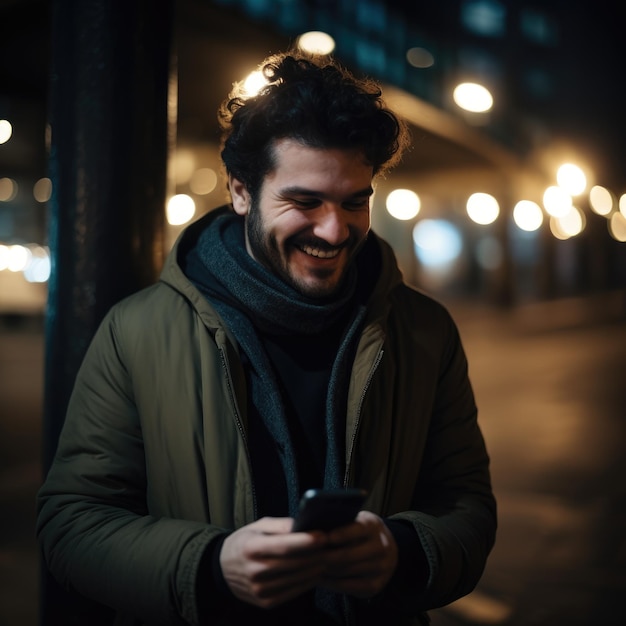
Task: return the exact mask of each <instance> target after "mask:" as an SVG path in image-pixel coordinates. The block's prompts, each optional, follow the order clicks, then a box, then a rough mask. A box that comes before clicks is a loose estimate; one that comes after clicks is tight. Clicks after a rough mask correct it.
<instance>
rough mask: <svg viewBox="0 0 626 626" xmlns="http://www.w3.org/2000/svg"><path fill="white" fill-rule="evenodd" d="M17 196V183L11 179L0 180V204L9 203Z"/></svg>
mask: <svg viewBox="0 0 626 626" xmlns="http://www.w3.org/2000/svg"><path fill="white" fill-rule="evenodd" d="M16 196H17V183H16V182H15V181H14V180H13V179H12V178H0V202H10V201H11V200H13V199H14V198H15V197H16Z"/></svg>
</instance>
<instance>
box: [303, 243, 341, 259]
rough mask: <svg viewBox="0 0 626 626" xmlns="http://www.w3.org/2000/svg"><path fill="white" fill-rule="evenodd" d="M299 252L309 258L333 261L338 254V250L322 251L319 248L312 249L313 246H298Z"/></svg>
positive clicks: (339, 250)
mask: <svg viewBox="0 0 626 626" xmlns="http://www.w3.org/2000/svg"><path fill="white" fill-rule="evenodd" d="M300 250H302V252H304V253H305V254H308V255H309V256H314V257H317V258H318V259H334V258H335V257H336V256H337V255H338V254H339V253H340V252H341V249H340V248H335V249H334V250H322V249H321V248H314V247H313V246H307V245H305V246H300Z"/></svg>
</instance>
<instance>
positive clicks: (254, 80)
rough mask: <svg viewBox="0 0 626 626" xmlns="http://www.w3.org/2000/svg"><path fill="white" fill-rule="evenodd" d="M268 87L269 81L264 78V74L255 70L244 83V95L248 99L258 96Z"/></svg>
mask: <svg viewBox="0 0 626 626" xmlns="http://www.w3.org/2000/svg"><path fill="white" fill-rule="evenodd" d="M265 85H267V79H266V78H265V76H263V72H261V71H260V70H255V71H254V72H250V74H248V77H247V78H246V79H245V80H244V81H243V95H244V97H246V98H252V97H253V96H256V95H257V94H258V93H259V91H261V89H263V87H265Z"/></svg>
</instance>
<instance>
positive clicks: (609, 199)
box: [589, 185, 613, 215]
mask: <svg viewBox="0 0 626 626" xmlns="http://www.w3.org/2000/svg"><path fill="white" fill-rule="evenodd" d="M589 205H590V206H591V210H592V211H593V212H594V213H597V214H598V215H608V214H609V213H610V212H611V211H612V210H613V194H612V193H611V192H610V191H609V190H608V189H607V188H606V187H602V186H601V185H594V186H593V187H592V188H591V189H590V191H589Z"/></svg>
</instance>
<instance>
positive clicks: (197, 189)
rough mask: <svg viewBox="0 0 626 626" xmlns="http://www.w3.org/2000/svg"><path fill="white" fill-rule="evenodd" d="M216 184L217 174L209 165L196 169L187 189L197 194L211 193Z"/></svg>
mask: <svg viewBox="0 0 626 626" xmlns="http://www.w3.org/2000/svg"><path fill="white" fill-rule="evenodd" d="M216 186H217V174H216V172H215V170H213V169H211V168H210V167H201V168H200V169H198V170H196V171H195V172H194V173H193V174H192V176H191V180H190V181H189V189H191V191H193V193H195V194H198V195H199V196H205V195H206V194H208V193H211V192H212V191H213V190H214V189H215V187H216Z"/></svg>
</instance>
